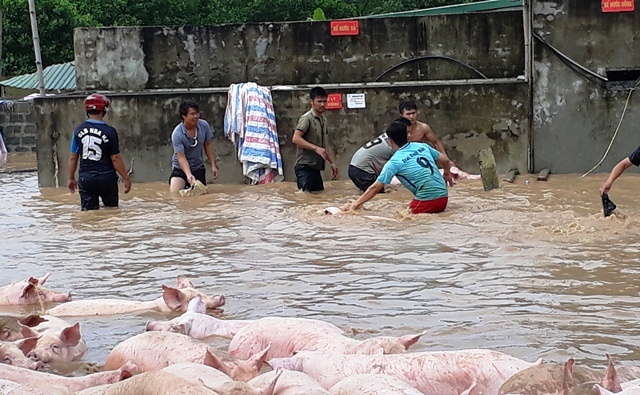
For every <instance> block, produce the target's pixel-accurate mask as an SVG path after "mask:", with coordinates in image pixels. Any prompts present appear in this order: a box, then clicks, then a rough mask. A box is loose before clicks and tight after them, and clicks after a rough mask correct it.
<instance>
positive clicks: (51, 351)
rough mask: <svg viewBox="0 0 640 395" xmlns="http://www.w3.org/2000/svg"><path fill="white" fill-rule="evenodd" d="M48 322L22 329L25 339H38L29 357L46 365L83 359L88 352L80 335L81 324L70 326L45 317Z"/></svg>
mask: <svg viewBox="0 0 640 395" xmlns="http://www.w3.org/2000/svg"><path fill="white" fill-rule="evenodd" d="M42 318H44V319H46V321H44V322H42V323H41V324H39V325H37V326H35V327H34V328H29V327H26V326H24V327H22V334H23V335H24V337H25V338H36V340H37V343H36V345H35V346H34V347H33V349H32V350H31V351H30V352H29V353H28V357H29V358H31V359H34V360H37V361H42V362H44V363H60V362H72V361H77V360H79V359H81V358H82V357H83V356H84V354H85V353H86V352H87V343H85V341H84V339H83V338H82V335H81V334H80V323H78V322H76V324H75V325H70V324H69V323H67V322H66V321H64V320H62V319H60V318H57V317H53V316H43V317H42Z"/></svg>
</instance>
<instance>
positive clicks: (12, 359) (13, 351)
mask: <svg viewBox="0 0 640 395" xmlns="http://www.w3.org/2000/svg"><path fill="white" fill-rule="evenodd" d="M37 341H38V339H36V338H31V339H23V340H18V341H16V342H15V343H9V342H0V363H4V364H7V365H11V366H18V367H21V368H25V369H31V370H44V363H42V362H40V361H37V362H36V361H32V360H31V359H29V358H27V356H26V355H27V354H28V353H29V351H31V349H32V348H33V347H34V346H35V345H36V342H37Z"/></svg>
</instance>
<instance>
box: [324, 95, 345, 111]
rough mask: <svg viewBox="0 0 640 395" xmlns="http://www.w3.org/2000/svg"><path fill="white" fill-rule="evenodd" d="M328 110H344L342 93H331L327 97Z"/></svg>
mask: <svg viewBox="0 0 640 395" xmlns="http://www.w3.org/2000/svg"><path fill="white" fill-rule="evenodd" d="M326 108H327V110H339V109H341V108H342V93H330V94H329V96H327V107H326Z"/></svg>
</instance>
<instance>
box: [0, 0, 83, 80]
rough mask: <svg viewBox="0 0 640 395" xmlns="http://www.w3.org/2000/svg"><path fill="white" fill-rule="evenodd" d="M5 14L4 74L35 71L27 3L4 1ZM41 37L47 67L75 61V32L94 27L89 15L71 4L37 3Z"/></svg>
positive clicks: (66, 1)
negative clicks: (76, 29) (75, 29)
mask: <svg viewBox="0 0 640 395" xmlns="http://www.w3.org/2000/svg"><path fill="white" fill-rule="evenodd" d="M0 1H1V3H0V4H1V5H2V14H3V28H4V32H3V39H4V43H3V51H2V53H3V66H4V67H3V74H4V75H19V74H24V73H31V72H33V71H35V55H34V52H33V36H32V34H31V20H30V18H29V4H28V2H27V0H0ZM36 16H37V18H38V35H39V36H40V48H41V53H42V63H43V65H44V66H45V67H46V66H48V65H52V64H56V63H64V62H69V61H71V60H73V29H74V28H75V27H77V26H93V25H94V23H93V21H92V19H91V17H90V16H89V15H83V14H81V13H80V12H78V9H77V7H76V4H75V3H74V2H73V1H70V0H37V2H36Z"/></svg>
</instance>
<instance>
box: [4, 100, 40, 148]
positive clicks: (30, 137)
mask: <svg viewBox="0 0 640 395" xmlns="http://www.w3.org/2000/svg"><path fill="white" fill-rule="evenodd" d="M0 126H2V127H3V129H4V130H3V132H2V135H3V137H4V142H5V145H6V146H7V150H9V152H31V151H36V118H35V116H34V115H33V106H32V104H31V102H13V103H12V104H10V105H9V104H3V105H0Z"/></svg>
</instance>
